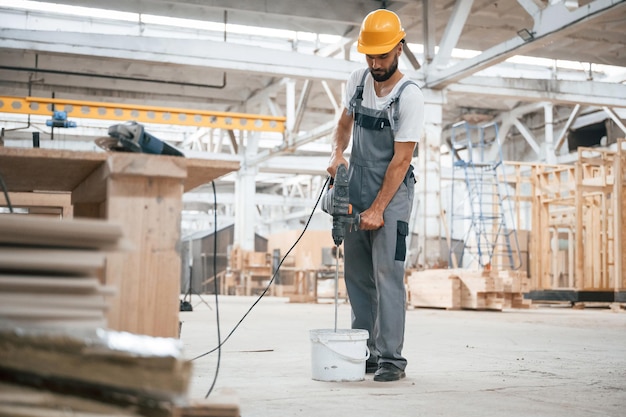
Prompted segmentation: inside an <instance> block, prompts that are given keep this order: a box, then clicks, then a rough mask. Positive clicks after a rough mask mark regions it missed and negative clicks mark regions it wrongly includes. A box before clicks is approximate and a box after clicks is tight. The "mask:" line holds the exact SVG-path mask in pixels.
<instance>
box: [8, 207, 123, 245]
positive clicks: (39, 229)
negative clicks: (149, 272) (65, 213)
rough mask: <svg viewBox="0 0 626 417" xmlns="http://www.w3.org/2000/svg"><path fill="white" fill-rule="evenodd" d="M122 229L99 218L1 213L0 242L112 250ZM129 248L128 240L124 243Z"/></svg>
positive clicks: (120, 237) (119, 237) (121, 233)
mask: <svg viewBox="0 0 626 417" xmlns="http://www.w3.org/2000/svg"><path fill="white" fill-rule="evenodd" d="M123 236H124V232H123V230H122V227H121V226H120V225H119V224H116V223H112V222H108V221H105V220H99V219H59V218H51V217H49V216H36V215H23V214H3V215H0V244H5V245H8V244H10V245H31V246H51V247H64V248H81V249H100V250H115V249H117V248H118V243H119V242H120V241H121V240H122V238H123ZM122 246H123V247H125V248H129V247H130V243H129V242H124V243H123V245H122Z"/></svg>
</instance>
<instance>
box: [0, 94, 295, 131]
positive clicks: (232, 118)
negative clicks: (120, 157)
mask: <svg viewBox="0 0 626 417" xmlns="http://www.w3.org/2000/svg"><path fill="white" fill-rule="evenodd" d="M53 108H54V110H57V111H65V112H66V113H67V117H68V118H85V119H101V120H116V121H130V120H134V121H136V122H139V123H160V124H168V125H182V126H199V127H207V128H214V129H226V130H251V131H262V132H279V133H284V131H285V122H286V118H285V117H277V116H267V115H259V114H246V113H230V112H215V111H208V110H191V109H180V108H174V107H171V108H170V107H156V106H142V105H134V104H115V103H101V102H95V101H81V100H67V99H58V98H41V97H10V96H0V113H19V114H34V115H43V116H52V113H53Z"/></svg>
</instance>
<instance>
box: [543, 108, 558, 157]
mask: <svg viewBox="0 0 626 417" xmlns="http://www.w3.org/2000/svg"><path fill="white" fill-rule="evenodd" d="M543 109H544V115H545V116H544V118H545V122H546V134H545V143H546V162H547V163H548V164H556V152H555V150H554V113H553V110H554V105H553V104H552V103H546V104H545V105H544V108H543Z"/></svg>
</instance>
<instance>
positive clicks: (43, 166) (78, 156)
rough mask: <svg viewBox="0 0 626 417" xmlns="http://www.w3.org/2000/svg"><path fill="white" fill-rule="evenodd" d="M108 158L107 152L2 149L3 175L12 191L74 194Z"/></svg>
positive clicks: (0, 158)
mask: <svg viewBox="0 0 626 417" xmlns="http://www.w3.org/2000/svg"><path fill="white" fill-rule="evenodd" d="M106 158H107V154H106V153H104V152H82V151H69V150H59V149H43V148H9V147H0V175H2V176H3V178H4V182H5V183H6V185H7V188H8V189H9V191H35V190H41V191H72V190H73V189H74V188H76V187H77V186H78V184H80V183H81V181H82V180H83V178H85V177H87V176H88V175H89V174H90V173H91V172H93V171H94V170H95V169H96V168H97V167H98V166H100V165H101V164H103V163H104V161H105V160H106Z"/></svg>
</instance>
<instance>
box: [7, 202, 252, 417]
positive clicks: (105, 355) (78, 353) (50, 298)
mask: <svg viewBox="0 0 626 417" xmlns="http://www.w3.org/2000/svg"><path fill="white" fill-rule="evenodd" d="M131 249H132V248H130V245H129V244H128V242H127V241H126V240H125V239H124V238H123V231H122V230H121V228H120V227H119V226H117V225H115V224H112V223H109V222H106V221H104V220H96V219H59V218H52V217H46V216H34V215H18V214H15V215H14V214H1V215H0V416H20V417H54V416H59V417H61V416H67V415H72V416H77V417H112V416H128V417H140V416H155V417H156V416H158V417H192V416H196V417H239V415H240V413H239V406H238V405H237V404H236V403H234V402H233V401H232V400H231V399H229V401H228V402H223V400H222V401H221V400H219V399H218V400H217V401H215V400H206V401H199V402H198V401H190V400H188V399H187V398H186V393H187V389H188V386H189V382H190V378H191V372H192V365H191V361H189V360H186V359H184V358H183V357H182V342H181V341H180V340H178V339H173V338H158V337H152V336H146V335H136V334H132V333H128V332H116V331H112V330H108V329H107V328H106V312H107V309H108V307H109V302H108V300H109V299H110V296H111V295H113V294H114V293H115V289H114V288H110V287H106V286H103V285H102V284H101V279H100V277H102V275H103V270H104V268H105V266H106V256H107V254H108V253H110V252H112V251H120V250H131Z"/></svg>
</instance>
